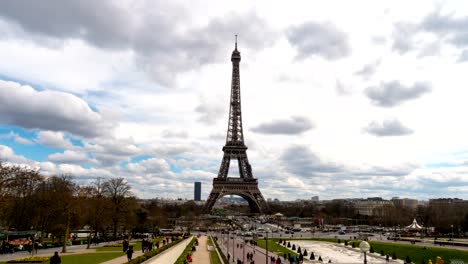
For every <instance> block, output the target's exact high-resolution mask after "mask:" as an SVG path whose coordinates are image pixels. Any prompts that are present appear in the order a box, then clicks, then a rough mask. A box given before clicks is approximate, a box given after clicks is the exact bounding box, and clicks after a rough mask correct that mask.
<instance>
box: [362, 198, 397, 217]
mask: <svg viewBox="0 0 468 264" xmlns="http://www.w3.org/2000/svg"><path fill="white" fill-rule="evenodd" d="M376 198H378V197H372V198H368V199H367V200H360V201H354V202H353V204H354V208H356V211H357V212H358V213H359V214H360V215H368V216H380V217H382V216H385V215H386V212H387V210H386V209H387V208H388V207H393V203H392V202H391V201H387V200H383V199H382V198H380V199H376Z"/></svg>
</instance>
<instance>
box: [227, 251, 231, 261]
mask: <svg viewBox="0 0 468 264" xmlns="http://www.w3.org/2000/svg"><path fill="white" fill-rule="evenodd" d="M230 259H231V255H229V253H228V262H229V260H230Z"/></svg>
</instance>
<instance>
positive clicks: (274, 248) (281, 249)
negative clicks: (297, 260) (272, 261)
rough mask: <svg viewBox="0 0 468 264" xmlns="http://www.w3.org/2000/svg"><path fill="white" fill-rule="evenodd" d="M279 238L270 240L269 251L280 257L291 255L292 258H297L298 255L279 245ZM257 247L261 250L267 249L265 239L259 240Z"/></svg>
mask: <svg viewBox="0 0 468 264" xmlns="http://www.w3.org/2000/svg"><path fill="white" fill-rule="evenodd" d="M278 240H279V239H278V238H271V239H268V251H271V252H274V253H276V254H277V255H278V256H280V257H282V256H283V255H284V253H286V254H288V253H290V254H291V256H297V253H296V252H294V251H292V250H289V249H287V248H286V247H283V246H280V245H278V243H277V242H278ZM257 246H259V247H261V248H266V240H265V239H258V240H257Z"/></svg>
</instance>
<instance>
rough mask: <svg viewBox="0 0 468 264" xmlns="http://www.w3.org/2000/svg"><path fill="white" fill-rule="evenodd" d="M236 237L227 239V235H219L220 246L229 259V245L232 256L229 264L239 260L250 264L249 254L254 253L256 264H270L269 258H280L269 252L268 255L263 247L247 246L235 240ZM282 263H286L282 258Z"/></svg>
mask: <svg viewBox="0 0 468 264" xmlns="http://www.w3.org/2000/svg"><path fill="white" fill-rule="evenodd" d="M233 238H234V237H232V236H231V238H230V239H229V242H228V239H227V235H226V234H218V244H219V245H220V247H221V249H222V251H223V253H224V255H225V256H226V257H227V256H228V253H226V247H227V246H228V243H229V248H228V252H229V255H230V258H229V263H237V260H240V261H245V262H244V263H249V262H247V253H252V254H253V260H254V261H255V263H265V262H266V261H267V260H268V263H269V258H270V257H271V256H274V257H275V258H277V257H278V256H277V255H276V254H274V253H273V252H270V251H269V252H268V256H267V255H266V250H265V249H263V248H261V247H256V246H252V245H250V244H248V243H247V244H245V245H244V242H243V241H242V240H241V239H237V238H236V239H233ZM281 260H282V263H284V260H283V258H281Z"/></svg>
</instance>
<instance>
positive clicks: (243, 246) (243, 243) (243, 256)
mask: <svg viewBox="0 0 468 264" xmlns="http://www.w3.org/2000/svg"><path fill="white" fill-rule="evenodd" d="M242 263H245V233H244V234H242Z"/></svg>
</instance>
